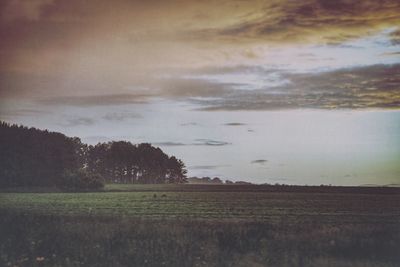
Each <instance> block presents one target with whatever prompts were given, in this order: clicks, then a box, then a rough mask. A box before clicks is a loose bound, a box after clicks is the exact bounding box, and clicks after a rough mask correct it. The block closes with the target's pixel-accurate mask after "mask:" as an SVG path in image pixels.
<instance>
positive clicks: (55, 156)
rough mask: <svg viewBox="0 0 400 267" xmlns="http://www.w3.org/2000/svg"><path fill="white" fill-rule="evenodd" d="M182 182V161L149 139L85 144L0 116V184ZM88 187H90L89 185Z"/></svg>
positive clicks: (184, 178)
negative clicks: (7, 121) (12, 121)
mask: <svg viewBox="0 0 400 267" xmlns="http://www.w3.org/2000/svg"><path fill="white" fill-rule="evenodd" d="M99 179H102V180H104V181H105V182H113V183H141V184H152V183H184V182H186V169H185V165H184V163H183V162H182V161H181V160H179V159H177V158H176V157H174V156H171V157H170V156H168V155H167V154H165V153H164V152H163V151H162V150H161V149H160V148H157V147H153V146H152V145H151V144H147V143H144V144H137V145H134V144H132V143H130V142H125V141H116V142H114V141H113V142H108V143H98V144H97V145H94V146H93V145H87V144H84V143H82V142H81V140H80V139H79V138H77V137H67V136H65V135H64V134H61V133H57V132H50V131H48V130H39V129H36V128H28V127H25V126H20V125H15V124H9V123H6V122H3V121H0V186H1V187H9V186H57V185H67V186H68V184H71V185H73V186H76V187H79V186H85V185H86V186H88V185H96V186H98V184H99V183H98V180H99ZM88 187H90V186H88Z"/></svg>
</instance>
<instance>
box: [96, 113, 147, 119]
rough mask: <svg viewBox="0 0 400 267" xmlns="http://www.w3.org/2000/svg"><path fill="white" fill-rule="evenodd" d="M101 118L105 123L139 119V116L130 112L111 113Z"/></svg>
mask: <svg viewBox="0 0 400 267" xmlns="http://www.w3.org/2000/svg"><path fill="white" fill-rule="evenodd" d="M102 118H103V119H104V120H107V121H124V120H127V119H138V118H141V115H139V114H136V113H132V112H112V113H107V114H105V115H104V116H103V117H102Z"/></svg>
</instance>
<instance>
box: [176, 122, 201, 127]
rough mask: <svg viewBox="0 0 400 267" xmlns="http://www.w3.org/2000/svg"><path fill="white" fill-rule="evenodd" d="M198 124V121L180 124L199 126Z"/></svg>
mask: <svg viewBox="0 0 400 267" xmlns="http://www.w3.org/2000/svg"><path fill="white" fill-rule="evenodd" d="M197 125H199V124H198V123H197V122H185V123H181V124H180V126H197Z"/></svg>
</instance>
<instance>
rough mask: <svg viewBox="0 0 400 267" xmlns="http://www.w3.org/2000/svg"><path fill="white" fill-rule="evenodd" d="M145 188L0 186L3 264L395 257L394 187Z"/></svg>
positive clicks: (331, 261) (387, 262) (280, 262)
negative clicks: (352, 190)
mask: <svg viewBox="0 0 400 267" xmlns="http://www.w3.org/2000/svg"><path fill="white" fill-rule="evenodd" d="M150 188H151V186H147V188H146V190H143V191H138V190H137V187H136V189H135V190H133V191H134V192H97V193H0V238H1V241H2V242H1V243H0V266H8V265H9V266H398V263H399V262H400V249H399V248H400V195H398V194H387V195H384V194H380V195H377V194H349V193H346V194H340V193H335V194H334V193H290V192H286V193H271V192H251V191H243V192H237V191H234V192H230V191H229V189H227V187H225V188H224V189H223V190H222V191H217V192H207V191H201V192H190V191H182V190H180V191H171V190H170V189H168V190H166V191H161V189H162V188H158V187H155V188H156V191H153V192H152V191H149V190H148V189H150ZM221 188H222V187H221ZM164 189H165V188H164ZM219 190H221V189H219ZM111 191H113V190H111Z"/></svg>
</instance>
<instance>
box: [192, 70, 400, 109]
mask: <svg viewBox="0 0 400 267" xmlns="http://www.w3.org/2000/svg"><path fill="white" fill-rule="evenodd" d="M282 75H283V78H284V79H287V80H288V81H290V82H289V83H288V84H286V85H284V86H277V87H274V88H268V89H262V88H260V89H259V90H233V91H231V93H230V94H227V95H225V97H224V98H219V99H196V100H193V102H194V103H197V104H199V105H202V106H203V108H201V109H202V110H274V109H298V108H316V109H363V108H387V109H391V108H400V91H399V90H398V88H399V87H400V64H395V65H373V66H367V67H358V68H349V69H340V70H336V71H329V72H319V73H285V74H282Z"/></svg>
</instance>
